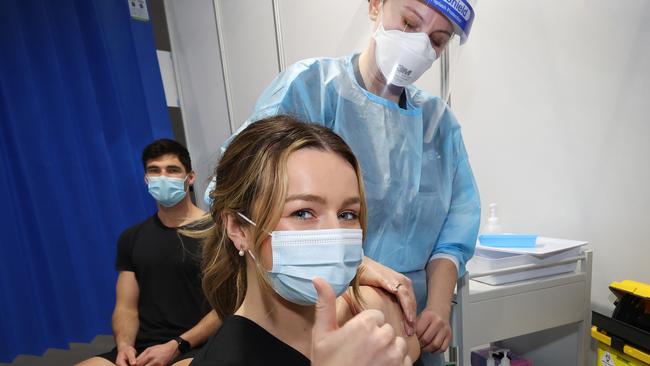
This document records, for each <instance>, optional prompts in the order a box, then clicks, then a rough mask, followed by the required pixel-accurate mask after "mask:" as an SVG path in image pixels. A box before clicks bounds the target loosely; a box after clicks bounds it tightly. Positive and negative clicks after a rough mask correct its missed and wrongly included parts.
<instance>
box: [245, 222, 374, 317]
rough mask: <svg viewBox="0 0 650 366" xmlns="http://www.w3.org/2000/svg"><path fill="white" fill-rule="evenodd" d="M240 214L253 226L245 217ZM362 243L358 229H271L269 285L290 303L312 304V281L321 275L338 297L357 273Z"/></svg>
mask: <svg viewBox="0 0 650 366" xmlns="http://www.w3.org/2000/svg"><path fill="white" fill-rule="evenodd" d="M239 216H241V217H242V218H243V219H244V220H246V221H248V222H249V223H250V224H252V225H255V223H254V222H253V221H251V220H250V219H248V218H247V217H246V216H244V215H242V214H239ZM362 244H363V232H362V231H361V229H324V230H296V231H273V232H272V233H271V248H272V251H273V267H272V268H271V270H270V271H268V272H267V273H268V275H269V279H270V280H271V286H272V287H273V290H275V292H276V293H277V294H278V295H280V296H281V297H282V298H283V299H285V300H287V301H289V302H292V303H294V304H298V305H314V304H316V301H317V300H318V295H317V294H316V289H315V288H314V285H313V284H312V282H311V281H312V279H313V278H314V277H321V278H323V279H324V280H325V281H327V283H329V284H330V286H332V288H333V289H334V292H335V293H336V296H337V297H338V296H340V295H341V294H343V293H344V292H345V290H347V288H348V287H349V286H350V282H351V281H352V279H353V278H354V276H355V275H356V273H357V268H358V267H359V265H360V264H361V260H362V259H363V248H362ZM249 254H251V256H252V257H253V258H255V257H254V256H253V255H252V253H250V251H249Z"/></svg>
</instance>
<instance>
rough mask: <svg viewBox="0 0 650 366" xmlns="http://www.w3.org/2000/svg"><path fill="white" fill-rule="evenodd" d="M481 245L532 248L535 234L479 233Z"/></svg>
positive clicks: (535, 239)
mask: <svg viewBox="0 0 650 366" xmlns="http://www.w3.org/2000/svg"><path fill="white" fill-rule="evenodd" d="M478 240H479V241H480V242H481V245H484V246H486V247H495V248H534V247H535V242H536V241H537V235H531V234H481V235H479V236H478Z"/></svg>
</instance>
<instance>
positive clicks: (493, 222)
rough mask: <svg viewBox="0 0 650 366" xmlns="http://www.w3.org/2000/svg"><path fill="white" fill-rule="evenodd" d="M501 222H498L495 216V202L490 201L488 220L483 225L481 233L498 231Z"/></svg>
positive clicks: (497, 217) (499, 230)
mask: <svg viewBox="0 0 650 366" xmlns="http://www.w3.org/2000/svg"><path fill="white" fill-rule="evenodd" d="M500 232H502V230H501V224H500V223H499V216H497V204H496V203H490V216H489V217H488V222H487V224H485V225H484V226H483V233H500Z"/></svg>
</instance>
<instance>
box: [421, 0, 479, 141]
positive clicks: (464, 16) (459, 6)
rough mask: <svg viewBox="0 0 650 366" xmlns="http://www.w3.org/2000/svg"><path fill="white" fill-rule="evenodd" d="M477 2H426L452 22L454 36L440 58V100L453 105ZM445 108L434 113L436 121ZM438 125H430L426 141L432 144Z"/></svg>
mask: <svg viewBox="0 0 650 366" xmlns="http://www.w3.org/2000/svg"><path fill="white" fill-rule="evenodd" d="M476 1H477V0H424V2H425V3H426V4H427V5H428V6H430V7H431V8H433V9H435V10H437V11H438V12H440V13H441V14H443V15H444V16H445V17H446V18H447V19H448V20H449V21H450V22H451V25H452V27H453V30H454V34H453V35H452V37H451V38H450V39H449V42H448V43H447V46H446V47H445V51H444V52H443V53H442V55H441V56H440V62H439V67H440V79H439V85H440V98H441V99H442V100H444V101H445V102H446V104H448V105H451V92H452V90H453V85H454V81H455V80H456V76H457V75H458V71H459V70H458V64H459V62H458V60H459V59H460V55H461V53H462V49H463V47H462V46H463V44H465V42H466V41H467V39H468V37H469V33H470V31H471V29H472V24H473V22H474V15H475V13H474V6H475V5H476ZM444 111H445V108H444V106H441V107H440V108H438V110H436V111H435V112H434V113H435V114H437V115H434V116H433V118H434V120H439V119H440V117H442V114H443V113H444ZM436 127H437V126H436V124H431V125H429V128H428V129H427V131H426V132H425V135H424V139H425V141H426V142H430V141H431V139H432V138H433V134H434V132H435V129H436Z"/></svg>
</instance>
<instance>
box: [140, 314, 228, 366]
mask: <svg viewBox="0 0 650 366" xmlns="http://www.w3.org/2000/svg"><path fill="white" fill-rule="evenodd" d="M219 326H221V320H220V319H219V317H218V316H217V313H216V312H215V311H214V310H212V311H210V312H209V313H208V314H206V315H205V316H204V317H203V318H202V319H201V320H200V321H199V322H198V323H196V325H195V326H194V327H192V328H191V329H190V330H188V331H187V332H185V333H183V334H179V335H180V336H181V337H182V338H183V339H184V340H186V341H187V342H189V343H190V346H191V347H196V346H199V345H201V344H203V343H205V341H206V340H207V339H208V337H210V336H211V335H212V334H214V332H216V331H217V329H218V328H219ZM178 346H179V344H178V343H177V342H176V340H174V339H172V340H169V341H168V342H166V343H161V344H157V345H155V346H151V347H149V348H147V349H146V350H144V351H142V353H141V354H140V355H139V356H138V358H137V359H136V361H137V364H138V365H140V364H142V365H148V364H152V365H158V364H162V365H166V364H168V363H169V362H170V361H171V360H172V359H174V357H177V356H178V355H179V354H180V350H179V349H178Z"/></svg>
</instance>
